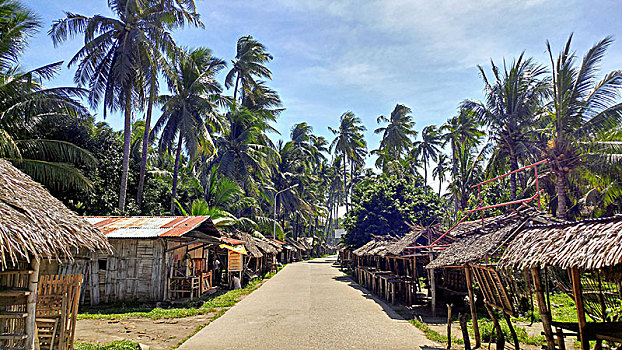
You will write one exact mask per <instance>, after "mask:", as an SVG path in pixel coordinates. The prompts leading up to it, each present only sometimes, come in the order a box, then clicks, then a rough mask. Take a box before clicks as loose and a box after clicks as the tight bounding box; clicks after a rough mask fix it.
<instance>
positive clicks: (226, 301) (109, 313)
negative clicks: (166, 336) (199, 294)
mask: <svg viewBox="0 0 622 350" xmlns="http://www.w3.org/2000/svg"><path fill="white" fill-rule="evenodd" d="M282 269H283V267H282V266H281V267H279V268H278V269H277V271H276V272H269V273H266V275H265V276H264V279H268V278H271V277H273V276H274V275H275V274H276V273H277V272H278V271H280V270H282ZM262 281H263V279H259V278H257V279H254V280H252V281H250V282H249V283H248V284H247V285H246V286H245V287H244V288H242V289H235V290H230V291H228V292H226V293H223V294H221V295H218V296H216V297H204V298H198V299H193V300H190V301H188V302H186V303H185V304H184V305H183V307H178V308H170V309H168V308H160V307H156V308H148V307H138V306H128V305H121V306H111V307H107V308H98V309H94V310H88V311H83V312H81V313H79V314H78V319H79V320H84V319H104V320H111V319H113V320H120V319H126V318H130V317H140V318H150V319H152V320H159V319H166V318H182V317H190V316H199V315H206V314H211V313H214V312H217V313H219V312H220V309H221V308H228V307H231V306H233V305H235V304H236V303H237V302H238V301H239V300H240V298H241V297H242V296H244V295H248V294H250V293H252V292H253V291H255V290H256V289H257V288H259V286H261V283H262ZM85 349H88V348H85ZM113 349H114V348H113ZM88 350H90V349H88ZM97 350H99V349H97Z"/></svg>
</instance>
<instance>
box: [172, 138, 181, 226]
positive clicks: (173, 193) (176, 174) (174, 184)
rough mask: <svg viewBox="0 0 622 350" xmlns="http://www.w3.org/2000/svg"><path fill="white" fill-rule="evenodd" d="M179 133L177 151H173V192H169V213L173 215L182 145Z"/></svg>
mask: <svg viewBox="0 0 622 350" xmlns="http://www.w3.org/2000/svg"><path fill="white" fill-rule="evenodd" d="M182 140H183V138H182V137H181V133H179V142H177V152H176V153H175V170H174V171H173V192H172V193H171V215H175V198H176V197H177V178H178V176H179V161H180V158H181V146H182Z"/></svg>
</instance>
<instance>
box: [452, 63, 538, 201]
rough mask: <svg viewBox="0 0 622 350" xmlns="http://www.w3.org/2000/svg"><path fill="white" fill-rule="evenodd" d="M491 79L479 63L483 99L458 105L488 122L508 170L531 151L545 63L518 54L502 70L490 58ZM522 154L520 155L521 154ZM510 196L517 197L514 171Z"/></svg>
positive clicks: (491, 136) (514, 166) (532, 149)
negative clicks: (505, 156)
mask: <svg viewBox="0 0 622 350" xmlns="http://www.w3.org/2000/svg"><path fill="white" fill-rule="evenodd" d="M490 63H491V66H492V72H493V76H494V79H495V80H494V81H492V82H490V81H489V80H488V77H487V76H486V73H485V72H484V68H482V67H481V66H478V68H479V70H480V73H481V76H482V79H483V80H484V85H485V94H486V102H485V103H484V102H480V101H476V100H466V101H464V102H463V103H462V105H461V108H464V109H466V110H470V111H472V112H473V113H475V115H476V116H477V117H478V118H479V119H480V120H481V121H482V122H483V123H484V124H485V125H487V126H488V130H489V133H488V135H489V137H490V138H491V139H492V140H493V141H494V142H495V143H496V144H497V147H498V148H499V149H500V150H502V151H503V152H498V153H500V154H506V155H507V156H508V158H509V165H510V171H514V170H517V169H518V163H519V158H523V159H524V158H527V157H529V155H531V154H533V153H534V152H533V151H534V147H533V146H534V145H533V140H532V138H531V134H532V132H533V126H534V124H535V122H536V118H537V116H538V115H539V110H540V109H541V107H542V106H543V104H544V102H545V101H546V98H547V96H548V95H549V91H550V90H549V80H548V79H540V76H542V75H543V74H545V73H546V68H545V67H544V66H541V65H538V64H536V63H535V62H534V61H533V59H532V58H524V57H523V54H521V55H520V56H519V57H518V59H516V60H515V61H514V62H513V63H512V64H511V65H510V67H509V69H508V67H506V66H505V62H504V65H503V70H502V71H500V68H499V67H497V66H496V65H495V63H494V62H493V61H491V62H490ZM521 155H522V156H521ZM510 196H511V200H515V199H516V174H515V173H513V174H511V175H510Z"/></svg>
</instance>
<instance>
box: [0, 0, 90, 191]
mask: <svg viewBox="0 0 622 350" xmlns="http://www.w3.org/2000/svg"><path fill="white" fill-rule="evenodd" d="M39 27H40V22H39V21H38V20H37V17H36V15H35V14H34V13H33V12H32V11H31V10H29V9H28V8H26V7H24V6H22V5H21V4H19V3H18V2H15V1H6V0H4V1H2V0H0V157H2V158H5V159H7V160H9V161H11V162H12V163H13V164H15V165H16V166H17V167H19V168H21V169H22V170H23V171H24V172H26V173H27V174H29V175H30V176H31V177H33V178H34V179H35V180H36V181H38V182H41V183H43V184H44V185H46V186H47V187H49V188H51V189H55V190H68V189H73V190H75V189H76V188H81V189H86V188H89V187H90V186H91V181H90V180H89V179H87V178H86V177H85V176H84V175H83V174H82V172H81V171H79V170H78V169H76V168H75V167H74V166H72V165H71V164H82V165H87V166H94V165H95V158H94V157H93V156H92V155H91V154H90V153H89V152H88V151H86V150H84V149H82V148H80V147H77V146H75V145H73V144H71V143H69V142H64V141H58V140H42V139H39V138H33V137H32V132H33V131H34V129H35V127H36V126H37V125H38V124H39V122H40V121H41V120H42V119H44V118H50V117H66V116H70V117H86V116H88V115H89V112H88V110H87V109H86V108H84V106H82V104H81V103H80V102H79V100H80V99H81V98H83V97H84V96H85V95H86V91H85V90H84V89H80V88H75V87H57V88H48V87H46V86H45V85H44V83H45V81H47V80H49V79H51V78H53V77H54V76H56V74H57V73H58V72H59V70H60V68H61V66H62V62H57V63H52V64H49V65H46V66H43V67H39V68H35V69H32V70H30V71H25V72H24V71H22V70H20V68H19V67H18V65H17V62H18V60H19V57H21V54H22V53H23V49H24V48H25V47H26V46H27V43H28V39H29V38H30V37H31V36H32V35H33V34H34V33H35V32H36V31H37V30H38V28H39Z"/></svg>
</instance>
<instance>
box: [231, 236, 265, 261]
mask: <svg viewBox="0 0 622 350" xmlns="http://www.w3.org/2000/svg"><path fill="white" fill-rule="evenodd" d="M231 236H232V237H233V238H235V239H239V240H241V241H244V247H245V248H246V251H247V252H248V255H250V256H251V257H253V258H261V257H263V253H262V252H261V250H260V249H259V247H258V246H257V243H256V242H257V241H256V240H255V239H254V238H253V236H251V235H250V234H248V233H246V232H242V231H239V230H234V231H233V232H232V233H231Z"/></svg>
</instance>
